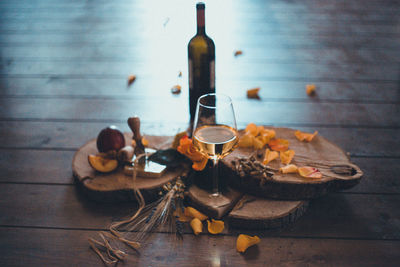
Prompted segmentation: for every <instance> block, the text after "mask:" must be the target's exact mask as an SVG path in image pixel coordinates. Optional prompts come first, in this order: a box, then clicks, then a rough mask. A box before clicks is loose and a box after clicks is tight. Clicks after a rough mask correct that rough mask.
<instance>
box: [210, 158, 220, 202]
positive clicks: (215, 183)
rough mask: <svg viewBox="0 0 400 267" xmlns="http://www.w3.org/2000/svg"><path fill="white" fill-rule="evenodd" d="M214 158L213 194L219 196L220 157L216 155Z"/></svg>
mask: <svg viewBox="0 0 400 267" xmlns="http://www.w3.org/2000/svg"><path fill="white" fill-rule="evenodd" d="M212 160H213V163H214V164H213V165H214V166H213V173H212V185H213V188H212V196H214V197H217V196H219V188H218V158H217V157H215V158H213V159H212Z"/></svg>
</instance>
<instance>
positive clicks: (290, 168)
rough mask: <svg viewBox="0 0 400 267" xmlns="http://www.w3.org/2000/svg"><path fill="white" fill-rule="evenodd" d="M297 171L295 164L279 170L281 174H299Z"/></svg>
mask: <svg viewBox="0 0 400 267" xmlns="http://www.w3.org/2000/svg"><path fill="white" fill-rule="evenodd" d="M297 170H298V168H297V166H296V165H294V164H290V165H287V166H284V167H282V168H280V169H279V171H280V172H281V173H297Z"/></svg>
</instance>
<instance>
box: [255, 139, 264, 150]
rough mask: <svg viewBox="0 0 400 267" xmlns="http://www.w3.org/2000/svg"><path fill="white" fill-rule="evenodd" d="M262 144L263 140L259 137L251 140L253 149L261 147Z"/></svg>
mask: <svg viewBox="0 0 400 267" xmlns="http://www.w3.org/2000/svg"><path fill="white" fill-rule="evenodd" d="M263 146H264V142H263V140H260V138H258V137H257V138H254V140H253V147H254V149H261V148H263Z"/></svg>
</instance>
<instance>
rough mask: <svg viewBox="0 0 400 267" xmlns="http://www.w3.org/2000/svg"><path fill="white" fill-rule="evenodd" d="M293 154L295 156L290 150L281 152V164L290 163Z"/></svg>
mask: <svg viewBox="0 0 400 267" xmlns="http://www.w3.org/2000/svg"><path fill="white" fill-rule="evenodd" d="M294 154H295V152H294V150H291V149H289V150H286V151H281V153H280V157H281V162H282V164H289V163H290V162H291V161H292V159H293V157H294Z"/></svg>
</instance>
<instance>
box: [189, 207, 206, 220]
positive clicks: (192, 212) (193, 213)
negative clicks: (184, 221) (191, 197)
mask: <svg viewBox="0 0 400 267" xmlns="http://www.w3.org/2000/svg"><path fill="white" fill-rule="evenodd" d="M184 214H185V216H187V217H190V218H197V219H199V220H200V221H204V220H206V219H208V217H207V216H206V215H204V214H203V213H201V212H200V211H198V210H196V209H195V208H193V207H186V208H185V212H184Z"/></svg>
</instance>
